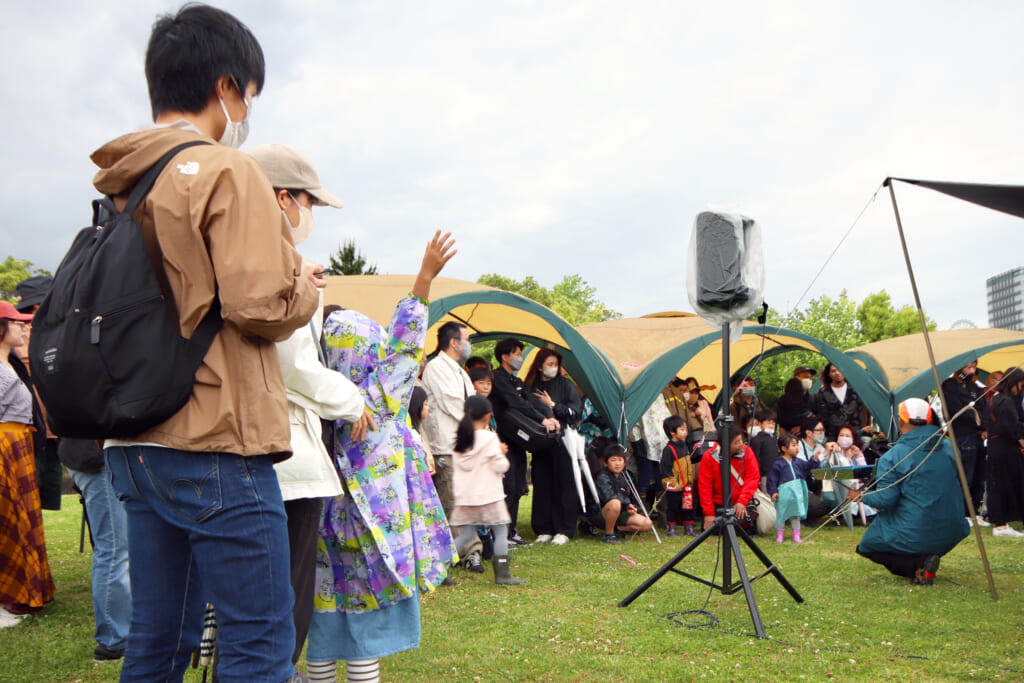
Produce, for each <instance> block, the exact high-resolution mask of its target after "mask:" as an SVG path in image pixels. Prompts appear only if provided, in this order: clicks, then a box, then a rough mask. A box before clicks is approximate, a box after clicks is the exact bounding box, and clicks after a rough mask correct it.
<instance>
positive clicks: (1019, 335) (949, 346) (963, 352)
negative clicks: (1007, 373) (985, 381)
mask: <svg viewBox="0 0 1024 683" xmlns="http://www.w3.org/2000/svg"><path fill="white" fill-rule="evenodd" d="M929 337H930V339H931V343H932V350H933V351H934V353H935V363H936V365H937V366H938V369H939V377H941V378H942V379H945V378H946V377H949V376H950V375H951V374H953V372H955V371H956V370H958V369H959V368H962V367H963V366H964V365H966V364H967V363H969V362H970V361H972V360H975V359H977V361H978V368H979V369H981V370H984V371H986V372H993V371H995V370H1005V369H1006V368H1008V367H1012V366H1020V365H1022V364H1024V332H1017V331H1014V330H1002V329H998V328H981V329H965V330H944V331H941V332H931V333H930V334H929ZM847 354H848V355H849V356H851V357H852V358H854V359H856V360H858V361H860V362H862V363H863V364H864V366H865V367H866V369H867V371H868V372H869V373H870V374H871V375H872V376H873V377H874V378H875V379H876V380H877V381H878V382H879V383H880V384H881V385H882V386H883V387H885V388H886V389H888V390H889V391H890V392H892V396H893V401H894V402H895V403H899V402H900V401H902V400H903V399H905V398H908V397H910V396H918V397H922V396H926V395H927V394H928V393H929V392H931V391H934V390H935V379H934V377H933V375H932V372H931V366H930V365H929V363H928V350H927V348H926V347H925V343H924V335H923V334H908V335H906V336H903V337H894V338H893V339H884V340H882V341H878V342H873V343H871V344H865V345H864V346H858V347H856V348H853V349H850V350H849V351H847Z"/></svg>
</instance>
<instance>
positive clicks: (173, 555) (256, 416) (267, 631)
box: [92, 5, 325, 683]
mask: <svg viewBox="0 0 1024 683" xmlns="http://www.w3.org/2000/svg"><path fill="white" fill-rule="evenodd" d="M263 78H264V61H263V52H262V49H261V48H260V45H259V43H258V42H257V41H256V38H255V37H254V36H253V35H252V33H251V32H250V31H249V29H248V28H246V27H245V26H244V25H243V24H241V23H240V22H239V21H238V20H237V19H235V18H234V17H233V16H231V15H230V14H227V13H226V12H223V11H221V10H217V9H214V8H212V7H208V6H204V5H186V6H185V7H183V8H182V9H181V10H180V11H179V12H178V13H177V14H176V15H174V16H170V15H168V16H164V17H161V18H160V19H158V21H157V22H156V24H155V25H154V27H153V32H152V34H151V36H150V41H149V46H148V48H147V51H146V79H147V82H148V84H149V94H150V101H151V104H152V109H153V116H154V121H155V124H156V125H155V126H152V127H149V128H147V129H144V130H141V131H137V132H135V133H131V134H129V135H125V136H123V137H121V138H118V139H116V140H114V141H112V142H110V143H108V144H106V145H104V146H103V147H102V148H100V149H99V150H98V151H96V152H95V153H94V154H93V155H92V159H93V161H94V162H95V163H96V164H97V165H98V166H99V167H100V169H101V170H100V171H99V173H97V175H96V178H95V186H96V189H98V190H99V191H100V192H102V193H103V194H109V195H113V196H114V197H115V201H120V205H123V204H124V201H125V199H126V198H127V195H128V193H129V192H130V191H131V189H132V187H133V185H134V184H135V183H136V182H137V180H138V179H139V178H140V177H141V176H142V175H143V174H144V173H145V172H146V170H147V169H149V168H150V166H152V165H153V164H154V163H155V162H156V161H157V159H159V158H160V157H161V156H162V155H163V154H165V153H166V152H167V151H168V150H170V149H171V148H173V147H175V146H177V145H179V144H181V143H183V142H187V141H191V140H201V141H205V142H209V143H211V144H208V145H201V146H197V147H190V148H188V149H186V150H184V151H182V152H180V153H178V154H177V156H175V158H174V159H173V160H172V161H171V163H170V164H169V165H168V166H167V168H166V169H165V170H164V172H163V173H162V174H161V175H160V177H159V178H158V179H157V181H156V184H155V185H154V186H153V189H152V190H151V192H150V193H149V195H148V196H147V198H146V200H145V202H144V203H143V205H142V208H141V209H140V210H139V213H138V214H137V216H136V218H137V219H138V220H139V221H140V223H143V224H148V225H151V226H152V227H153V229H154V230H155V234H156V236H157V239H158V241H159V243H160V246H161V248H162V251H163V264H162V265H163V268H164V271H165V272H166V274H167V279H168V281H169V283H170V287H171V290H172V292H173V294H174V300H175V301H174V303H175V304H176V307H177V310H178V313H179V319H180V323H181V330H182V334H184V335H186V336H187V335H190V334H192V333H193V331H194V330H195V329H196V327H197V326H198V325H199V322H200V321H201V320H202V319H203V316H204V315H205V314H206V312H207V311H208V310H210V307H211V305H212V304H213V303H214V301H215V299H219V301H220V307H221V315H222V316H223V318H224V324H223V327H222V328H221V331H220V332H219V333H218V334H217V336H216V338H215V339H214V341H213V344H212V345H211V347H210V349H209V351H208V353H207V355H206V357H205V359H204V360H203V363H202V365H201V366H200V367H199V370H198V371H197V372H196V376H195V385H194V388H193V391H192V395H191V397H190V398H189V401H188V403H187V404H186V405H185V406H184V407H183V408H182V409H181V410H180V411H178V412H177V413H176V414H175V415H173V416H172V417H171V418H169V419H168V420H167V421H166V422H164V423H162V424H160V425H157V426H156V427H154V428H152V429H150V430H149V431H147V432H145V433H142V434H139V435H138V436H136V437H135V438H133V439H130V440H116V441H115V440H108V441H107V443H106V455H107V464H108V466H109V468H110V471H111V476H112V479H113V484H114V487H115V489H116V490H117V491H118V493H119V495H120V496H121V497H122V498H123V500H124V501H125V507H126V510H127V513H128V528H129V531H128V536H129V539H128V540H129V553H130V574H131V588H132V596H133V603H134V604H133V614H132V623H131V629H130V633H129V637H128V644H127V651H126V655H125V663H124V667H123V669H122V671H121V680H122V681H153V680H178V681H180V680H181V679H182V677H183V675H184V670H185V667H186V666H187V664H188V662H189V659H190V653H191V652H192V650H194V649H195V648H196V647H197V646H198V644H199V639H200V634H201V629H202V626H203V623H202V622H203V609H204V606H205V604H206V602H211V603H213V605H214V607H215V609H216V611H217V621H218V625H219V628H220V631H219V633H218V637H217V642H218V647H219V651H220V663H219V666H218V674H219V680H220V681H222V682H225V683H227V682H228V681H273V682H274V683H280V682H281V681H287V680H290V679H292V677H293V676H298V674H295V670H294V667H293V666H292V663H291V654H292V648H293V646H294V642H295V632H294V627H293V624H292V618H291V614H292V604H293V595H292V590H291V586H290V584H289V569H288V567H289V564H288V535H287V528H286V520H285V514H284V505H283V503H282V500H281V491H280V487H279V486H278V482H277V477H276V475H275V473H274V468H273V464H274V462H275V461H277V460H282V459H284V458H287V457H288V456H289V455H290V454H291V448H290V444H289V427H288V412H287V403H286V399H285V389H284V382H283V379H282V376H281V369H280V365H279V364H278V360H277V355H276V350H275V347H274V343H273V342H275V341H278V340H281V339H285V338H287V337H288V336H289V334H290V333H291V332H292V331H293V330H295V329H297V328H298V327H301V326H304V325H306V324H307V323H308V322H309V320H310V318H311V317H312V315H313V313H314V311H315V309H316V307H317V305H318V298H317V286H322V285H323V284H325V283H324V281H323V279H322V278H320V277H317V276H316V275H315V274H314V273H316V272H318V271H321V270H323V268H322V267H320V266H317V265H315V264H304V263H303V261H302V259H301V258H300V256H299V254H298V253H297V252H296V251H295V248H294V246H293V245H292V240H291V237H290V235H289V232H290V231H289V228H288V226H287V225H286V224H285V222H284V218H283V217H282V215H281V211H280V209H279V208H278V206H277V203H276V202H275V201H274V193H273V190H272V188H271V187H270V184H269V182H268V181H267V178H266V176H265V175H264V174H263V172H262V170H261V169H260V167H259V165H258V164H257V163H256V161H255V160H253V159H252V158H251V157H249V156H248V155H246V154H243V153H241V152H239V151H237V150H235V149H232V147H237V146H238V145H240V144H241V142H242V141H243V140H244V138H245V134H246V133H247V131H248V119H249V117H250V116H251V115H252V100H253V98H254V97H255V96H256V95H257V94H258V93H259V92H260V90H261V88H262V86H263ZM218 142H219V143H220V144H217V143H218ZM154 361H155V362H159V359H154Z"/></svg>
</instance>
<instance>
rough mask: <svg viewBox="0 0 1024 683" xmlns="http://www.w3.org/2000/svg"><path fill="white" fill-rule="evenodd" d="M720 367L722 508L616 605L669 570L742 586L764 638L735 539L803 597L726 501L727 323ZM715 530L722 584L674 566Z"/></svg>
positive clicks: (726, 591)
mask: <svg viewBox="0 0 1024 683" xmlns="http://www.w3.org/2000/svg"><path fill="white" fill-rule="evenodd" d="M722 366H723V373H724V376H725V377H724V382H723V384H722V408H721V412H720V413H719V420H720V425H719V431H718V444H719V464H720V469H721V471H722V501H723V503H722V507H721V508H719V509H718V510H716V511H715V512H716V513H717V515H718V516H717V517H716V518H715V523H714V524H713V525H711V526H710V527H708V528H707V529H705V530H704V532H703V533H702V534H701V535H700V536H698V537H697V538H695V539H693V541H692V542H691V543H690V544H689V545H688V546H686V547H685V548H683V550H682V551H680V552H679V554H677V555H676V556H675V557H673V558H672V559H671V560H669V561H668V562H667V563H665V564H664V565H662V566H661V567H660V568H659V569H658V570H657V571H655V572H654V573H653V574H651V576H650V577H649V578H648V579H647V580H646V581H644V582H643V583H642V584H641V585H640V587H639V588H637V589H636V590H635V591H633V592H632V593H630V594H629V596H628V597H627V598H626V599H625V600H623V601H622V602H620V603H619V607H626V606H627V605H629V604H630V603H631V602H633V601H634V600H636V599H637V598H638V597H640V596H641V595H642V594H643V593H644V591H646V590H647V589H648V588H650V587H651V586H653V585H654V584H655V583H656V582H657V581H658V579H660V578H661V577H663V576H664V575H665V574H667V573H669V572H674V573H676V574H679V575H680V576H685V577H686V578H688V579H693V580H694V581H697V582H698V583H702V584H704V585H705V586H710V587H711V588H713V589H717V590H720V591H721V592H722V594H723V595H732V594H733V593H736V592H738V591H739V590H740V588H742V589H743V593H744V594H745V595H746V597H747V607H748V608H749V609H750V618H751V619H753V621H754V631H755V633H756V634H757V637H758V638H767V636H766V635H765V633H764V626H762V625H761V614H760V613H759V612H758V610H757V601H756V600H755V599H754V591H753V588H752V587H751V585H750V576H749V575H748V574H747V567H746V564H745V563H744V561H743V553H742V551H741V550H740V544H739V539H740V538H742V539H743V542H744V543H746V544H747V546H749V547H750V550H751V551H752V552H753V553H754V554H755V555H757V557H758V559H759V560H761V562H763V563H764V566H765V567H771V570H770V571H771V573H772V575H773V576H774V577H775V578H776V579H778V581H779V583H781V584H782V587H783V588H785V589H786V590H787V591H789V594H790V595H792V596H793V599H794V600H796V601H797V602H803V601H804V599H803V598H802V597H801V596H800V594H799V593H797V591H796V589H795V588H793V586H792V584H790V583H789V581H787V580H786V577H785V576H783V575H782V572H781V571H779V569H778V568H777V567H773V566H772V561H771V560H770V559H768V556H767V555H765V554H764V552H763V551H762V550H761V549H760V548H758V547H757V544H755V543H754V540H753V539H752V538H750V535H749V534H748V533H747V532H746V531H745V530H744V529H743V527H741V526H740V524H739V520H738V519H737V518H736V516H735V513H734V511H733V508H732V506H731V505H730V504H729V501H730V500H731V498H732V496H731V491H730V484H731V476H730V475H731V468H730V466H729V460H730V458H731V455H730V453H729V441H728V437H727V436H726V434H727V433H728V431H729V430H728V429H726V425H729V424H731V423H732V416H731V415H730V414H729V391H728V387H729V386H730V384H729V325H728V324H724V325H723V326H722ZM704 457H705V458H709V457H712V455H711V453H710V452H709V453H706V454H705V455H704ZM716 530H717V531H718V532H719V533H721V534H722V536H723V537H724V542H723V543H722V562H721V563H722V583H721V584H716V583H713V582H711V581H708V580H706V579H702V578H700V577H698V576H694V575H693V574H688V573H687V572H684V571H682V570H680V569H676V565H677V564H679V563H680V562H682V561H683V559H684V558H685V557H686V556H687V555H689V554H690V553H691V552H693V551H694V550H695V549H696V548H697V547H698V546H699V545H700V544H701V543H703V542H704V541H706V540H707V539H708V538H709V537H710V536H711V535H713V534H714V533H715V531H716ZM734 558H735V560H736V571H737V573H738V574H739V581H736V582H734V581H733V580H732V560H733V559H734Z"/></svg>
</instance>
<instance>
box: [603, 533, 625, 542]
mask: <svg viewBox="0 0 1024 683" xmlns="http://www.w3.org/2000/svg"><path fill="white" fill-rule="evenodd" d="M603 540H604V542H605V543H610V544H611V545H618V544H620V543H622V541H621V540H619V537H618V536H616V535H615V534H605V535H604V539H603Z"/></svg>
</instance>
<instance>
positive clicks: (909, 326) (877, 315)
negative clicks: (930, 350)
mask: <svg viewBox="0 0 1024 683" xmlns="http://www.w3.org/2000/svg"><path fill="white" fill-rule="evenodd" d="M924 319H925V324H926V325H927V326H928V330H929V331H934V330H935V328H936V325H935V321H934V320H932V319H931V318H929V317H928V316H927V315H925V317H924ZM857 322H858V324H859V325H860V331H861V334H862V335H863V336H864V340H865V341H864V343H870V342H876V341H881V340H882V339H889V338H891V337H902V336H903V335H905V334H915V333H917V332H920V331H921V319H920V317H919V316H918V315H917V309H916V308H914V307H913V306H910V305H906V306H903V307H902V308H900V309H899V310H896V309H895V308H893V305H892V300H891V299H890V298H889V293H888V292H886V291H885V290H884V289H883V290H882V291H880V292H876V293H874V294H868V295H867V296H866V297H864V301H862V302H861V304H860V306H858V307H857Z"/></svg>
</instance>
